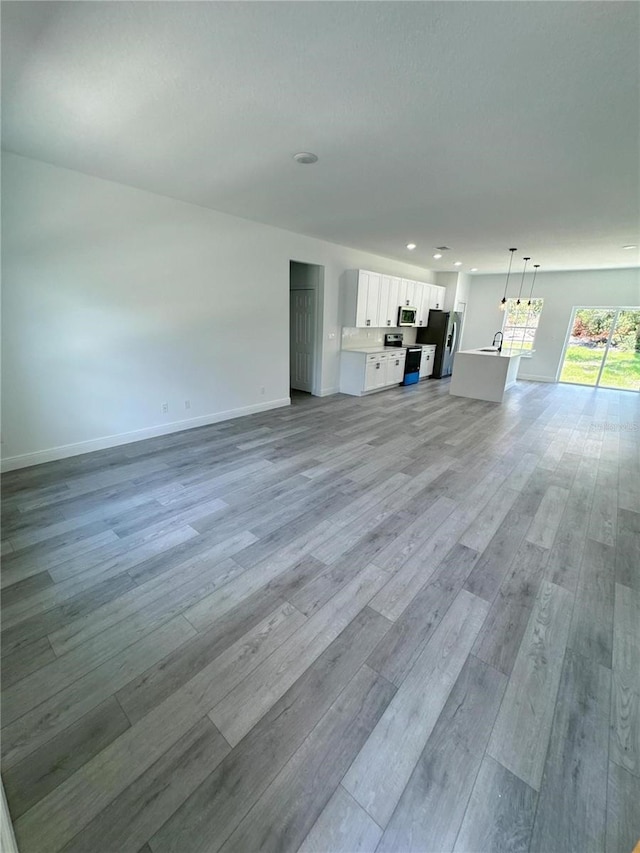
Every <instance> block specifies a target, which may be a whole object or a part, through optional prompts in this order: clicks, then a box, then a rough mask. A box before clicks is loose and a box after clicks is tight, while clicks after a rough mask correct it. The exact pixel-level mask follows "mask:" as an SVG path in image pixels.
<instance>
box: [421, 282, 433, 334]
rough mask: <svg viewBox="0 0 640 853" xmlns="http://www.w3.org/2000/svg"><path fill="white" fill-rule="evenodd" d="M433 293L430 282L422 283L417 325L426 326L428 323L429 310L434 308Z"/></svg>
mask: <svg viewBox="0 0 640 853" xmlns="http://www.w3.org/2000/svg"><path fill="white" fill-rule="evenodd" d="M434 301H435V293H434V288H433V286H432V285H431V284H426V282H425V283H423V285H422V306H421V308H420V314H419V315H418V325H419V326H428V325H429V311H430V310H431V309H432V308H435V304H434Z"/></svg>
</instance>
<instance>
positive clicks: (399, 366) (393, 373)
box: [387, 349, 407, 385]
mask: <svg viewBox="0 0 640 853" xmlns="http://www.w3.org/2000/svg"><path fill="white" fill-rule="evenodd" d="M406 357H407V352H406V350H404V349H403V350H402V352H401V353H398V355H394V354H393V353H388V354H387V379H388V381H389V385H391V384H393V385H399V384H400V383H401V382H402V380H403V379H404V363H405V360H406Z"/></svg>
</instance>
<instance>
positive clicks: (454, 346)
mask: <svg viewBox="0 0 640 853" xmlns="http://www.w3.org/2000/svg"><path fill="white" fill-rule="evenodd" d="M461 326H462V314H459V313H458V312H457V311H439V310H436V309H434V308H432V309H431V311H429V323H428V325H427V326H426V328H422V329H418V339H417V343H419V344H435V345H436V355H435V359H434V362H433V374H432V378H433V379H442V377H443V376H451V371H452V370H453V358H454V356H455V354H456V351H457V350H458V347H459V346H460V331H461Z"/></svg>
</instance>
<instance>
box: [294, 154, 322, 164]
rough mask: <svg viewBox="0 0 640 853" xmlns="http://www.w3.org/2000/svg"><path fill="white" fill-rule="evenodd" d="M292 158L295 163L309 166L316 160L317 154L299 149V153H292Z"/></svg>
mask: <svg viewBox="0 0 640 853" xmlns="http://www.w3.org/2000/svg"><path fill="white" fill-rule="evenodd" d="M293 159H294V160H295V161H296V163H301V164H302V165H303V166H309V165H310V164H311V163H317V162H318V155H317V154H312V153H311V152H310V151H300V153H299V154H294V155H293Z"/></svg>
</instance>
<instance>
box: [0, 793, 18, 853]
mask: <svg viewBox="0 0 640 853" xmlns="http://www.w3.org/2000/svg"><path fill="white" fill-rule="evenodd" d="M0 791H1V792H2V815H1V817H2V820H1V821H0V850H2V853H18V845H17V844H16V837H15V835H14V834H13V826H12V824H11V815H10V814H9V807H8V806H7V798H6V797H5V795H4V785H3V784H2V780H0Z"/></svg>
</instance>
